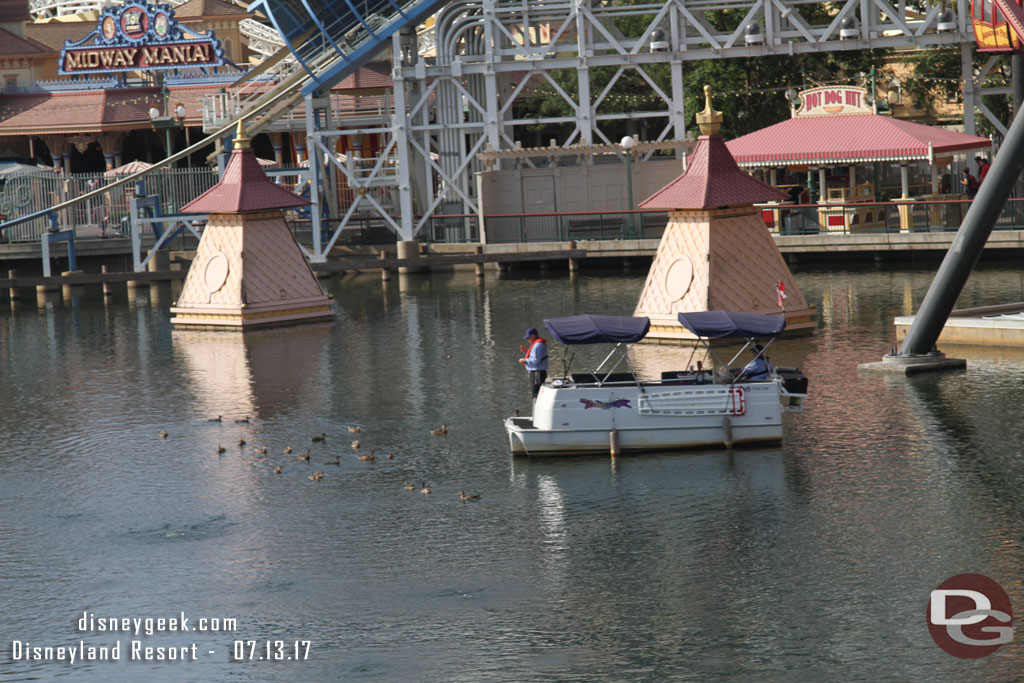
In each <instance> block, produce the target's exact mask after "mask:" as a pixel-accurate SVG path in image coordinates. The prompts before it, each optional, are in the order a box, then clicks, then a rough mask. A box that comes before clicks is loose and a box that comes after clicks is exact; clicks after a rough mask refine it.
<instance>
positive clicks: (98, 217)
mask: <svg viewBox="0 0 1024 683" xmlns="http://www.w3.org/2000/svg"><path fill="white" fill-rule="evenodd" d="M269 173H270V174H271V175H274V176H278V175H279V176H281V177H280V178H276V180H277V182H281V183H283V184H285V185H286V186H287V187H289V188H290V189H292V190H294V191H296V192H300V193H305V196H307V197H308V188H307V186H306V182H305V177H304V176H303V175H302V173H303V171H290V170H272V171H270V172H269ZM114 180H116V176H108V175H105V174H74V175H71V176H62V175H57V174H54V173H38V174H28V175H17V176H13V177H10V178H8V179H7V180H6V181H4V182H3V185H2V186H0V222H2V220H4V219H5V218H16V217H18V216H24V215H28V214H31V213H34V212H36V211H42V210H44V209H46V208H47V207H50V206H54V205H56V204H59V203H61V202H63V201H65V200H67V199H70V198H73V197H75V196H77V195H80V194H84V193H85V192H87V191H89V190H93V189H96V188H102V187H104V186H106V185H108V184H110V183H112V182H113V181H114ZM216 182H217V172H216V170H215V169H212V168H206V167H203V168H183V169H166V170H161V171H159V172H156V173H153V174H150V175H149V176H147V177H146V178H145V179H144V180H143V181H141V182H139V183H136V184H135V185H129V186H122V187H118V188H114V189H112V190H110V192H108V193H105V194H103V195H101V197H97V198H94V199H93V200H90V201H87V202H82V203H79V204H77V205H75V206H72V207H70V208H68V209H64V210H61V211H60V212H59V216H58V224H59V226H60V227H61V228H62V229H67V228H70V229H73V230H74V232H75V238H76V239H95V238H103V237H117V236H127V235H129V234H130V225H129V215H128V214H129V200H130V199H131V197H132V196H133V195H134V194H135V193H137V192H144V193H146V194H148V195H157V196H159V197H160V208H161V213H162V214H163V215H169V214H174V213H177V212H178V211H180V209H181V207H182V206H183V205H185V204H186V203H188V202H189V201H191V200H192V199H194V198H196V197H197V196H199V195H200V194H202V193H203V192H205V191H206V190H208V189H209V188H210V187H212V186H213V185H214V184H215V183H216ZM969 206H970V201H969V200H966V199H964V200H957V199H950V200H922V201H913V200H908V201H896V202H862V203H855V204H832V203H827V204H797V205H794V204H781V205H761V206H759V207H758V210H760V212H761V216H762V218H763V219H764V222H765V224H766V226H767V227H768V229H769V230H770V231H772V232H776V233H779V234H783V235H810V234H837V235H848V234H863V233H872V232H948V231H955V230H957V229H958V228H959V226H960V223H961V221H962V220H963V216H964V214H966V212H967V209H968V208H969ZM342 208H344V205H343V207H342ZM291 218H293V219H294V220H292V221H291V223H290V224H291V227H292V232H293V234H295V236H296V239H298V240H299V241H300V242H302V243H303V244H307V245H308V244H311V243H312V234H311V232H310V222H309V220H308V218H309V215H308V211H300V212H298V213H297V214H293V215H292V216H291ZM395 220H396V221H397V219H395ZM667 223H668V213H667V212H665V211H600V212H597V211H595V212H581V213H534V214H492V215H488V216H485V218H484V230H485V232H486V241H487V242H488V243H492V244H498V243H515V242H566V241H569V240H593V239H601V240H621V239H645V238H646V239H657V238H660V237H661V235H662V233H663V232H664V229H665V226H666V224H667ZM336 225H337V221H334V222H331V221H325V222H324V226H325V231H326V232H325V234H324V235H323V238H324V239H325V240H326V239H329V238H330V237H331V232H332V231H333V229H334V228H335V226H336ZM50 227H51V226H50V224H49V221H48V220H47V219H46V218H39V219H36V220H33V221H31V222H30V223H23V224H20V225H17V226H13V227H11V228H8V229H6V230H5V231H4V233H3V235H2V237H0V239H2V240H3V241H6V242H8V243H12V242H28V241H36V240H38V239H39V238H40V236H42V235H43V234H44V233H46V232H48V231H49V230H50ZM995 229H996V230H1019V229H1024V199H1010V200H1009V201H1008V202H1007V203H1006V206H1005V207H1003V210H1002V213H1001V214H1000V216H999V219H998V220H997V222H996V225H995ZM416 237H417V239H419V240H420V241H423V242H428V243H460V242H461V243H475V242H479V241H480V224H479V219H478V217H477V216H476V215H474V214H435V215H433V216H431V217H430V218H429V219H428V220H427V222H426V225H425V226H424V227H423V228H422V229H421V230H420V232H419V234H417V236H416ZM395 239H396V235H395V233H394V232H393V231H392V230H391V228H390V226H389V225H388V222H387V221H386V220H385V219H383V218H381V217H380V216H377V215H375V214H374V215H366V216H353V217H352V218H351V219H350V220H349V222H348V224H347V225H346V227H345V230H344V231H343V232H342V234H341V236H340V238H339V244H384V243H389V242H393V241H395Z"/></svg>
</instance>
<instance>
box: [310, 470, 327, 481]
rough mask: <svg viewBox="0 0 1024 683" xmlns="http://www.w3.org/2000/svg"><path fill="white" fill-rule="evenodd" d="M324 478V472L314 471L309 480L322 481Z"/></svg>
mask: <svg viewBox="0 0 1024 683" xmlns="http://www.w3.org/2000/svg"><path fill="white" fill-rule="evenodd" d="M323 478H324V473H323V472H314V473H313V474H311V475H309V480H310V481H320V480H321V479H323Z"/></svg>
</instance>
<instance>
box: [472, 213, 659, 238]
mask: <svg viewBox="0 0 1024 683" xmlns="http://www.w3.org/2000/svg"><path fill="white" fill-rule="evenodd" d="M484 223H485V229H486V231H487V242H488V243H490V244H499V243H508V242H565V241H568V240H617V239H646V238H658V237H661V233H662V232H664V230H665V225H666V224H667V223H668V214H667V213H666V212H664V211H599V212H586V213H532V214H492V215H490V216H485V217H484Z"/></svg>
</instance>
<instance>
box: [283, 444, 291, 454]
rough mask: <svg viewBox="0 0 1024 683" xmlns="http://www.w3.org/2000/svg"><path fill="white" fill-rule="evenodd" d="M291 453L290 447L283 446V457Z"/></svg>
mask: <svg viewBox="0 0 1024 683" xmlns="http://www.w3.org/2000/svg"><path fill="white" fill-rule="evenodd" d="M291 452H292V447H291V446H285V447H284V454H285V455H288V454H289V453H291Z"/></svg>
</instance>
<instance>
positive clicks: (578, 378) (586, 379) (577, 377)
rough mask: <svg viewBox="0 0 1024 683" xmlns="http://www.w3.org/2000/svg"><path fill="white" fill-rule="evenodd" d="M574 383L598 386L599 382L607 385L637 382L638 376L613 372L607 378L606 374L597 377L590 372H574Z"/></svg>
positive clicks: (630, 373)
mask: <svg viewBox="0 0 1024 683" xmlns="http://www.w3.org/2000/svg"><path fill="white" fill-rule="evenodd" d="M572 381H573V382H575V383H576V384H597V383H598V382H599V381H602V382H605V383H606V384H607V383H609V382H635V381H636V375H634V374H633V373H632V372H613V373H612V374H610V375H608V377H607V378H606V377H605V376H604V374H601V375H599V376H595V375H593V374H591V373H589V372H574V373H573V374H572Z"/></svg>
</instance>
